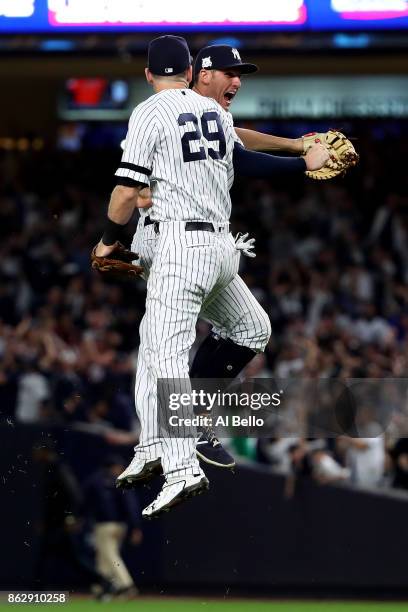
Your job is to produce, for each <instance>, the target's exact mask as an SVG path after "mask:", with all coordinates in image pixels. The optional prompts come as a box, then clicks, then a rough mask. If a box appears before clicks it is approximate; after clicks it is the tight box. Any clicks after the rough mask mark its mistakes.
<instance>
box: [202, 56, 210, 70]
mask: <svg viewBox="0 0 408 612" xmlns="http://www.w3.org/2000/svg"><path fill="white" fill-rule="evenodd" d="M211 66H212V61H211V56H210V55H209V56H208V57H203V60H202V62H201V68H210V67H211Z"/></svg>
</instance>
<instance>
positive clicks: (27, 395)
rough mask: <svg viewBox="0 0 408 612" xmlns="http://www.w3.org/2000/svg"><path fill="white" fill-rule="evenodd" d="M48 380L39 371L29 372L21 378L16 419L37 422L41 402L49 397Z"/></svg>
mask: <svg viewBox="0 0 408 612" xmlns="http://www.w3.org/2000/svg"><path fill="white" fill-rule="evenodd" d="M49 396H50V390H49V386H48V381H47V379H46V378H45V376H43V375H42V374H40V373H39V372H27V373H26V374H23V375H22V376H21V378H20V382H19V386H18V394H17V407H16V419H17V420H18V421H20V423H36V422H37V421H38V420H39V419H40V406H41V402H43V401H44V400H46V399H48V398H49Z"/></svg>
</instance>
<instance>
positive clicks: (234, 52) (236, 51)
mask: <svg viewBox="0 0 408 612" xmlns="http://www.w3.org/2000/svg"><path fill="white" fill-rule="evenodd" d="M232 55H233V56H234V57H235V59H236V60H238V61H239V62H240V61H241V56H240V54H239V53H238V50H237V49H232Z"/></svg>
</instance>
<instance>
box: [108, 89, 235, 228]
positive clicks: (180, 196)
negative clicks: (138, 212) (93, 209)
mask: <svg viewBox="0 0 408 612" xmlns="http://www.w3.org/2000/svg"><path fill="white" fill-rule="evenodd" d="M208 112H211V113H213V112H216V113H218V115H219V117H220V122H221V125H222V129H223V132H224V134H225V140H226V154H225V156H224V158H223V159H213V158H212V157H211V154H212V152H213V151H216V152H218V151H219V148H220V143H219V141H218V140H214V141H207V140H206V139H204V138H203V137H201V138H200V139H194V140H190V141H189V143H188V150H189V151H190V152H191V153H197V152H198V151H199V150H200V149H203V150H204V151H205V159H202V160H200V161H199V162H197V161H195V162H194V161H193V162H190V163H186V162H185V161H184V159H183V145H182V138H183V136H184V135H185V134H190V135H194V129H195V128H194V125H193V124H192V123H191V122H187V123H186V125H183V126H179V125H178V118H179V116H180V115H181V114H185V113H190V114H191V113H192V114H193V115H195V116H196V117H197V118H198V119H199V120H200V118H201V117H202V116H203V114H204V113H208ZM206 125H208V130H209V132H210V133H216V132H217V125H216V122H215V121H213V120H211V121H208V122H207V123H206ZM198 127H199V129H200V132H202V126H201V124H200V121H199V125H198ZM234 142H240V141H239V139H238V136H237V135H236V133H235V130H234V129H233V122H232V117H231V115H230V113H227V112H225V111H224V109H223V108H222V107H221V106H220V105H219V104H218V103H217V102H215V100H212V99H210V98H204V97H203V96H200V95H199V94H197V93H195V92H194V91H191V90H188V89H170V90H166V91H161V92H160V93H157V94H155V95H153V96H151V97H150V98H148V100H146V101H145V102H142V103H141V104H139V105H138V106H137V107H136V108H135V110H134V111H133V113H132V116H131V118H130V121H129V130H128V135H127V137H126V141H125V145H124V146H125V149H124V152H123V155H122V161H121V165H120V166H119V168H118V170H117V171H116V176H120V177H126V178H130V179H133V180H135V181H139V182H144V183H147V182H149V178H148V175H147V174H146V173H148V172H151V178H152V179H154V180H155V181H156V183H155V188H154V190H153V209H152V210H151V212H150V215H151V217H152V219H154V220H160V221H164V220H174V221H180V220H186V221H199V220H201V221H209V220H211V221H215V222H225V221H228V219H229V217H230V214H231V200H230V195H229V188H230V187H231V185H232V181H233V166H232V153H233V146H234ZM132 164H133V165H134V166H137V167H139V170H137V169H132V168H131V167H130V165H132ZM140 168H143V169H144V172H141V171H140Z"/></svg>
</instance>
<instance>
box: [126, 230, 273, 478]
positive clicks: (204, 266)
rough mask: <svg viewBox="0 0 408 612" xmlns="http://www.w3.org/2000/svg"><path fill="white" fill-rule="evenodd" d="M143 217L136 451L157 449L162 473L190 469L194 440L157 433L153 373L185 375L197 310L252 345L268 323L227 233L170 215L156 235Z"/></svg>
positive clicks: (151, 455) (261, 340)
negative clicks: (194, 227)
mask: <svg viewBox="0 0 408 612" xmlns="http://www.w3.org/2000/svg"><path fill="white" fill-rule="evenodd" d="M143 223H144V219H143V218H141V219H140V221H139V226H138V230H137V232H136V234H135V237H134V240H133V243H132V250H134V251H136V252H137V253H139V255H140V259H141V265H143V267H144V268H145V270H146V274H145V276H146V278H147V279H148V296H147V301H146V314H145V316H144V317H143V319H142V322H141V325H140V347H139V356H138V366H137V376H136V386H135V404H136V410H137V413H138V416H139V419H140V422H141V436H140V441H139V444H138V446H137V447H136V448H135V451H136V454H137V455H138V456H139V457H140V458H143V459H147V460H150V459H155V458H157V457H159V456H161V457H162V463H163V469H164V471H165V473H169V472H173V473H177V474H178V473H180V474H184V473H186V472H185V469H186V468H187V473H191V472H190V467H192V466H196V460H195V458H193V457H194V448H195V441H194V440H192V439H185V440H182V439H180V438H173V439H171V438H167V439H165V440H163V439H161V438H160V436H159V432H158V427H157V389H156V381H157V378H187V377H188V354H189V350H190V348H191V346H192V344H193V342H194V339H195V325H196V321H197V319H198V317H199V316H200V317H201V318H205V319H207V320H209V321H210V322H211V323H213V325H214V328H213V331H215V332H216V333H218V334H219V335H220V336H221V337H224V338H230V339H231V340H233V341H234V342H236V343H237V344H240V345H244V346H247V347H250V348H252V349H253V350H255V351H262V350H264V348H265V346H266V343H267V342H268V339H269V336H270V333H271V330H270V323H269V318H268V316H267V314H266V313H265V311H264V310H263V309H262V307H261V306H260V305H259V303H258V302H257V301H256V299H255V298H254V296H253V295H252V293H251V292H250V290H249V289H248V287H247V286H246V285H245V283H244V281H243V280H242V279H241V278H240V277H239V276H238V275H237V270H238V264H239V254H238V252H237V251H236V249H235V246H234V243H233V238H232V236H231V234H225V233H224V234H221V235H219V234H215V233H211V232H196V231H194V232H185V231H184V229H183V228H184V223H182V222H176V223H161V224H160V235H159V236H158V235H157V234H156V233H155V231H154V226H153V225H148V226H146V227H143ZM180 240H181V241H182V242H183V248H182V246H181V244H180ZM152 262H153V265H152ZM221 265H222V266H223V267H224V270H223V271H221V272H220V266H221ZM151 266H152V267H151ZM217 266H218V268H217ZM231 266H232V267H231ZM150 267H151V272H150ZM217 275H218V276H217ZM164 298H165V300H166V304H165V303H164V302H163V300H164ZM187 456H188V457H189V460H188V462H187V463H186V457H187ZM181 457H182V458H183V459H182V460H180V458H181ZM183 462H184V463H183ZM189 462H190V463H189Z"/></svg>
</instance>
